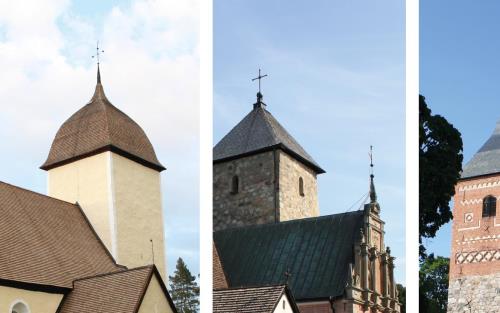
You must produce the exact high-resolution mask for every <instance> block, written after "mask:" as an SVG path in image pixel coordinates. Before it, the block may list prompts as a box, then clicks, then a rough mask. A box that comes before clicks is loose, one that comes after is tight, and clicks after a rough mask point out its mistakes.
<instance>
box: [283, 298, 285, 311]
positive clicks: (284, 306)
mask: <svg viewBox="0 0 500 313" xmlns="http://www.w3.org/2000/svg"><path fill="white" fill-rule="evenodd" d="M284 309H285V300H283V310H284Z"/></svg>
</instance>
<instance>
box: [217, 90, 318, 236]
mask: <svg viewBox="0 0 500 313" xmlns="http://www.w3.org/2000/svg"><path fill="white" fill-rule="evenodd" d="M265 106H266V105H265V104H264V102H263V101H262V94H261V93H260V92H259V93H258V94H257V102H256V103H255V104H254V105H253V110H252V111H251V112H250V113H249V114H248V115H247V116H245V118H243V120H242V121H241V122H239V123H238V124H237V125H236V126H235V127H234V128H233V129H232V130H231V131H230V132H229V133H228V134H227V135H226V136H225V137H224V138H222V140H221V141H220V142H219V143H218V144H217V145H216V146H215V147H214V150H213V153H214V155H213V159H214V166H213V171H214V172H213V175H214V178H213V180H214V181H213V197H214V198H213V199H214V200H213V210H214V213H213V216H214V230H215V231H218V230H221V229H225V228H230V227H238V226H247V225H254V224H267V223H278V222H283V221H288V220H293V219H299V218H305V217H314V216H318V215H319V207H318V196H317V182H316V176H317V175H318V174H321V173H324V172H325V171H324V170H323V169H321V167H319V165H318V164H317V163H316V162H315V161H314V160H313V158H312V157H311V156H310V155H309V154H308V153H307V152H306V151H305V150H304V149H303V148H302V147H301V146H300V145H299V143H298V142H297V141H296V140H295V139H294V138H293V137H292V136H291V135H290V134H289V133H288V132H287V131H286V130H285V128H284V127H283V126H281V124H280V123H279V122H278V121H277V120H276V119H275V118H274V117H273V116H272V115H271V113H269V111H267V110H266V109H265Z"/></svg>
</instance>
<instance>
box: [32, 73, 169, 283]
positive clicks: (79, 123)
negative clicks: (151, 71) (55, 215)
mask: <svg viewBox="0 0 500 313" xmlns="http://www.w3.org/2000/svg"><path fill="white" fill-rule="evenodd" d="M41 169H43V170H46V171H47V173H48V178H47V185H48V195H49V196H51V197H54V198H58V199H61V200H65V201H68V202H72V203H75V202H78V204H79V205H80V206H81V207H82V209H83V211H84V212H85V214H86V216H87V217H88V219H89V220H90V222H91V224H92V226H93V228H94V229H95V231H96V233H97V234H98V235H99V237H100V239H101V240H102V241H103V243H104V244H105V245H106V247H107V248H108V250H109V251H110V252H111V254H112V255H113V257H114V258H115V260H116V262H117V263H118V264H123V265H126V266H128V267H130V268H132V267H138V266H142V265H146V264H152V263H154V264H155V265H156V266H157V268H158V270H159V272H160V273H161V275H162V276H163V279H165V278H166V265H165V250H164V246H165V244H164V233H163V217H162V198H161V189H160V187H161V183H160V173H161V172H162V171H163V170H165V168H164V167H163V166H162V165H161V164H160V162H159V161H158V159H157V157H156V154H155V151H154V149H153V146H152V145H151V143H150V141H149V139H148V137H147V136H146V134H145V133H144V131H143V130H142V129H141V127H140V126H139V125H138V124H137V123H135V122H134V121H133V120H132V119H131V118H130V117H128V116H127V115H126V114H125V113H123V112H122V111H120V110H119V109H117V108H116V107H115V106H113V105H112V104H111V102H109V100H108V99H107V98H106V96H105V94H104V89H103V86H102V84H101V77H100V72H99V68H98V73H97V86H96V88H95V92H94V95H93V97H92V99H91V100H90V102H89V103H87V104H86V105H85V106H84V107H83V108H81V109H80V110H79V111H78V112H76V113H75V114H73V115H72V116H71V117H70V118H69V119H68V120H67V121H66V122H64V124H63V125H62V126H61V127H60V128H59V130H58V132H57V134H56V136H55V139H54V141H53V143H52V147H51V148H50V152H49V155H48V158H47V160H46V161H45V163H44V164H43V165H42V166H41Z"/></svg>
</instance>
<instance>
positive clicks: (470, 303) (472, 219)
mask: <svg viewBox="0 0 500 313" xmlns="http://www.w3.org/2000/svg"><path fill="white" fill-rule="evenodd" d="M499 197H500V121H499V122H497V125H496V128H495V130H494V132H493V134H492V135H491V137H490V138H489V139H488V140H487V141H486V143H485V144H484V145H483V146H482V147H481V149H479V151H478V152H477V153H476V154H475V155H474V156H473V157H472V159H471V160H470V161H469V163H467V164H466V165H465V166H464V169H463V172H462V175H461V178H460V180H459V181H458V183H457V185H456V186H455V197H454V201H453V202H454V207H453V226H452V242H451V255H450V274H449V279H450V284H449V291H448V312H452V313H455V312H464V311H467V312H469V311H471V312H474V311H482V310H483V308H488V310H487V311H488V312H499V311H500V302H499V301H498V295H499V294H500V241H499V239H500V219H498V218H497V214H498V209H497V199H498V198H499Z"/></svg>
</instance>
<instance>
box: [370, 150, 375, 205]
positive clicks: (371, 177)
mask: <svg viewBox="0 0 500 313" xmlns="http://www.w3.org/2000/svg"><path fill="white" fill-rule="evenodd" d="M374 177H375V175H373V146H370V202H371V203H375V202H377V192H376V191H375V184H374V183H373V178H374Z"/></svg>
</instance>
